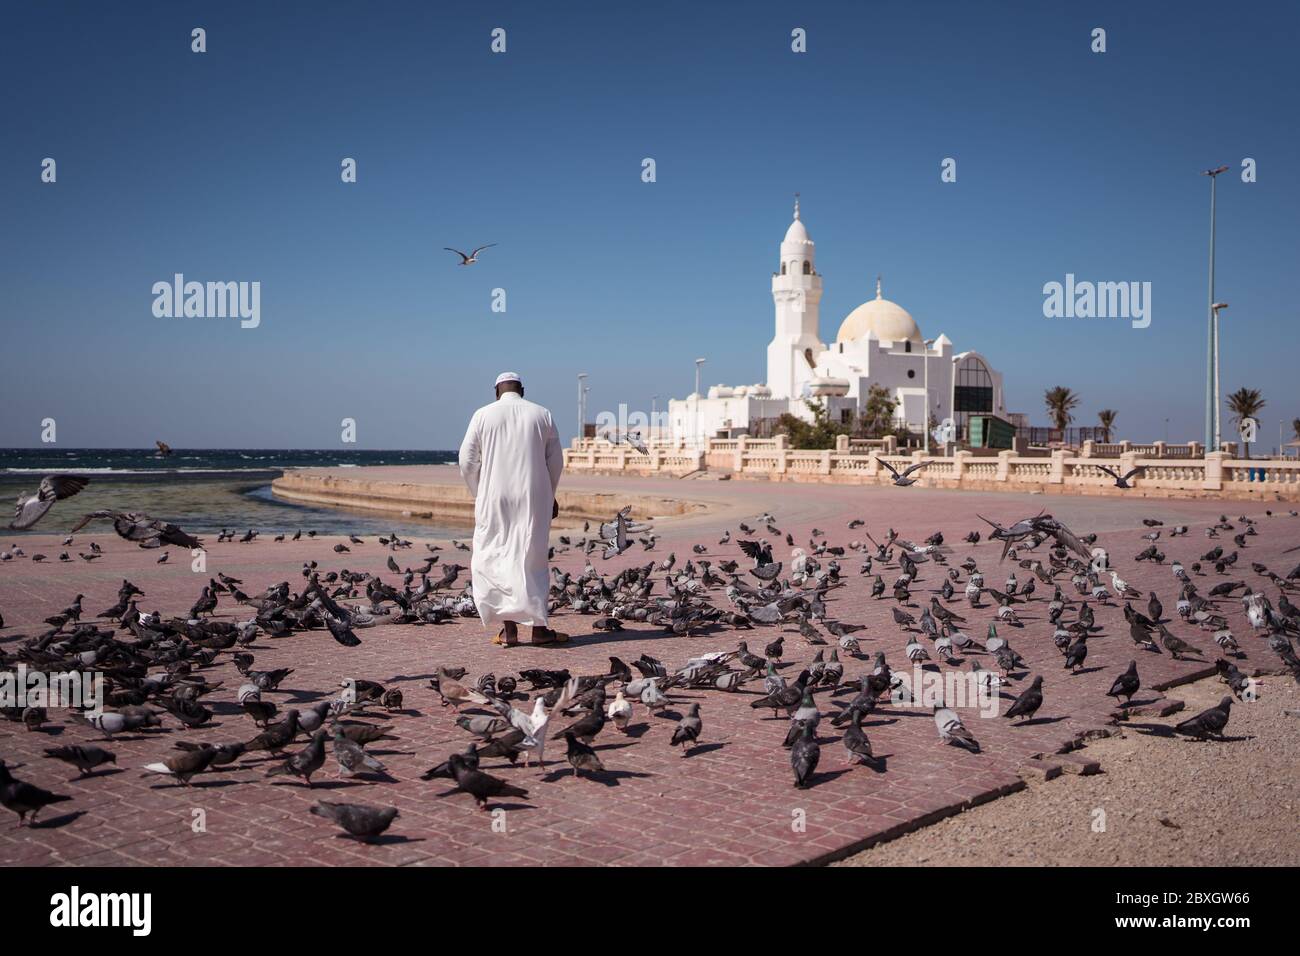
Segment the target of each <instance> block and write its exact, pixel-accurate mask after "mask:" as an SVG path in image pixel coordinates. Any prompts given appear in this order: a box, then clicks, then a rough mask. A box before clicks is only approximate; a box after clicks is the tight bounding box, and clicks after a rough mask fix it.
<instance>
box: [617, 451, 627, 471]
mask: <svg viewBox="0 0 1300 956" xmlns="http://www.w3.org/2000/svg"><path fill="white" fill-rule="evenodd" d="M618 470H619V471H627V449H626V448H620V449H619V450H618Z"/></svg>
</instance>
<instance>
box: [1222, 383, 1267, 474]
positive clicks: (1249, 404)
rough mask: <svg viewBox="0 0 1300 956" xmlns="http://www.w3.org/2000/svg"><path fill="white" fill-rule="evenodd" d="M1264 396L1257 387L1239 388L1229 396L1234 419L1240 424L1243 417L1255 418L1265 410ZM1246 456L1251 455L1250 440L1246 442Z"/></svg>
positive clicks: (1229, 405) (1229, 404)
mask: <svg viewBox="0 0 1300 956" xmlns="http://www.w3.org/2000/svg"><path fill="white" fill-rule="evenodd" d="M1264 405H1265V402H1264V397H1263V396H1262V395H1260V394H1259V389H1257V388H1239V389H1237V390H1236V391H1235V392H1233V393H1232V394H1231V395H1229V396H1228V408H1229V409H1231V410H1232V420H1233V421H1234V422H1236V423H1237V424H1238V425H1240V424H1241V422H1242V419H1245V418H1255V417H1256V416H1258V415H1259V413H1260V412H1261V411H1262V410H1263V408H1264ZM1246 457H1247V458H1249V457H1250V442H1246Z"/></svg>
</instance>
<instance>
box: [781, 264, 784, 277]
mask: <svg viewBox="0 0 1300 956" xmlns="http://www.w3.org/2000/svg"><path fill="white" fill-rule="evenodd" d="M781 275H785V263H784V262H783V263H781Z"/></svg>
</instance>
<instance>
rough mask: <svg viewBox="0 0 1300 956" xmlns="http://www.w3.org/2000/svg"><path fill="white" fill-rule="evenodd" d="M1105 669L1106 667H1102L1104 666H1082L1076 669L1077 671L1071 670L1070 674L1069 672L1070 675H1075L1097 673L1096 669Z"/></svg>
mask: <svg viewBox="0 0 1300 956" xmlns="http://www.w3.org/2000/svg"><path fill="white" fill-rule="evenodd" d="M1105 669H1106V668H1104V667H1084V668H1080V669H1079V670H1077V671H1071V672H1070V674H1071V676H1075V675H1078V674H1095V673H1097V671H1102V670H1105Z"/></svg>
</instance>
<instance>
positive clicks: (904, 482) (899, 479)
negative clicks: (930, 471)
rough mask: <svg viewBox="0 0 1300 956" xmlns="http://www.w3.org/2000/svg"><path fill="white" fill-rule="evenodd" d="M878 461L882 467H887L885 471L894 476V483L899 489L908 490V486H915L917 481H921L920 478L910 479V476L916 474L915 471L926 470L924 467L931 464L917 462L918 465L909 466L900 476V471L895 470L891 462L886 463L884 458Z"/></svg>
mask: <svg viewBox="0 0 1300 956" xmlns="http://www.w3.org/2000/svg"><path fill="white" fill-rule="evenodd" d="M876 460H877V461H879V462H880V464H882V465H884V466H885V470H886V471H888V472H889V473H890V475H892V476H893V482H894V484H895V485H897V486H898V487H899V488H906V487H907V486H908V485H914V484H916V483H917V481H919V480H920V479H918V478H909V477H908V475H910V474H911V473H912V472H914V471H920V470H921V469H922V468H924V467H926V466H927V465H929V464H931V462H929V461H919V462H917V463H916V464H914V465H909V466H908V467H907V468H905V469H904V470H903V472H902V473H901V474H900V473H899V472H898V470H897V469H895V468H894V466H893V465H891V464H890V463H889V462H887V461H885V459H883V458H877V459H876Z"/></svg>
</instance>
